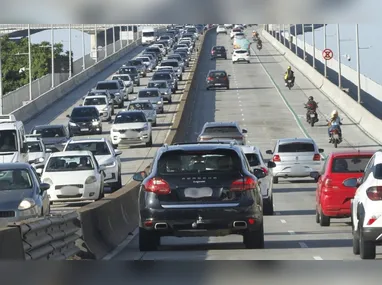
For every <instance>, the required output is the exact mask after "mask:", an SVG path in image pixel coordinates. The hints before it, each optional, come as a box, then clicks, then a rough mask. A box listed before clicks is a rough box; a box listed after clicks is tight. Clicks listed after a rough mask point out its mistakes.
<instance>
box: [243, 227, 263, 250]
mask: <svg viewBox="0 0 382 285" xmlns="http://www.w3.org/2000/svg"><path fill="white" fill-rule="evenodd" d="M243 242H244V245H245V247H246V248H248V249H262V248H264V224H263V223H262V224H261V226H260V229H259V230H257V231H250V230H246V231H245V232H244V234H243Z"/></svg>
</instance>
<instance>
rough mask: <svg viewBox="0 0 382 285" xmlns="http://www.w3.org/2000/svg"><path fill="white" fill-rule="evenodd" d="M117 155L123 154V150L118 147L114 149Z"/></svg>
mask: <svg viewBox="0 0 382 285" xmlns="http://www.w3.org/2000/svg"><path fill="white" fill-rule="evenodd" d="M114 153H115V156H119V155H121V154H122V150H119V149H116V150H114Z"/></svg>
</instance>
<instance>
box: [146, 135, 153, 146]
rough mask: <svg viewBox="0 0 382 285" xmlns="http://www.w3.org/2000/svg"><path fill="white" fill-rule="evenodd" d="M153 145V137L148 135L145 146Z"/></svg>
mask: <svg viewBox="0 0 382 285" xmlns="http://www.w3.org/2000/svg"><path fill="white" fill-rule="evenodd" d="M152 146H153V137H152V136H151V135H150V140H149V141H148V142H147V143H146V147H152Z"/></svg>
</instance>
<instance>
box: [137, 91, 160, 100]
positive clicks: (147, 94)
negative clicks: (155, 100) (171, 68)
mask: <svg viewBox="0 0 382 285" xmlns="http://www.w3.org/2000/svg"><path fill="white" fill-rule="evenodd" d="M159 96H160V95H159V93H158V91H156V90H142V91H139V93H138V97H139V98H151V97H159Z"/></svg>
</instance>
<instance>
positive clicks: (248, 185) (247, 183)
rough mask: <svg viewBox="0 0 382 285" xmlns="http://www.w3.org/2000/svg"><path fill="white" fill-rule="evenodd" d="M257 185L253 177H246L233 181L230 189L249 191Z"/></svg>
mask: <svg viewBox="0 0 382 285" xmlns="http://www.w3.org/2000/svg"><path fill="white" fill-rule="evenodd" d="M255 187H256V181H255V180H254V179H252V178H251V177H245V178H240V179H238V180H235V181H234V182H232V184H231V188H230V190H231V191H233V192H237V191H239V192H240V191H249V190H252V189H254V188H255Z"/></svg>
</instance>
